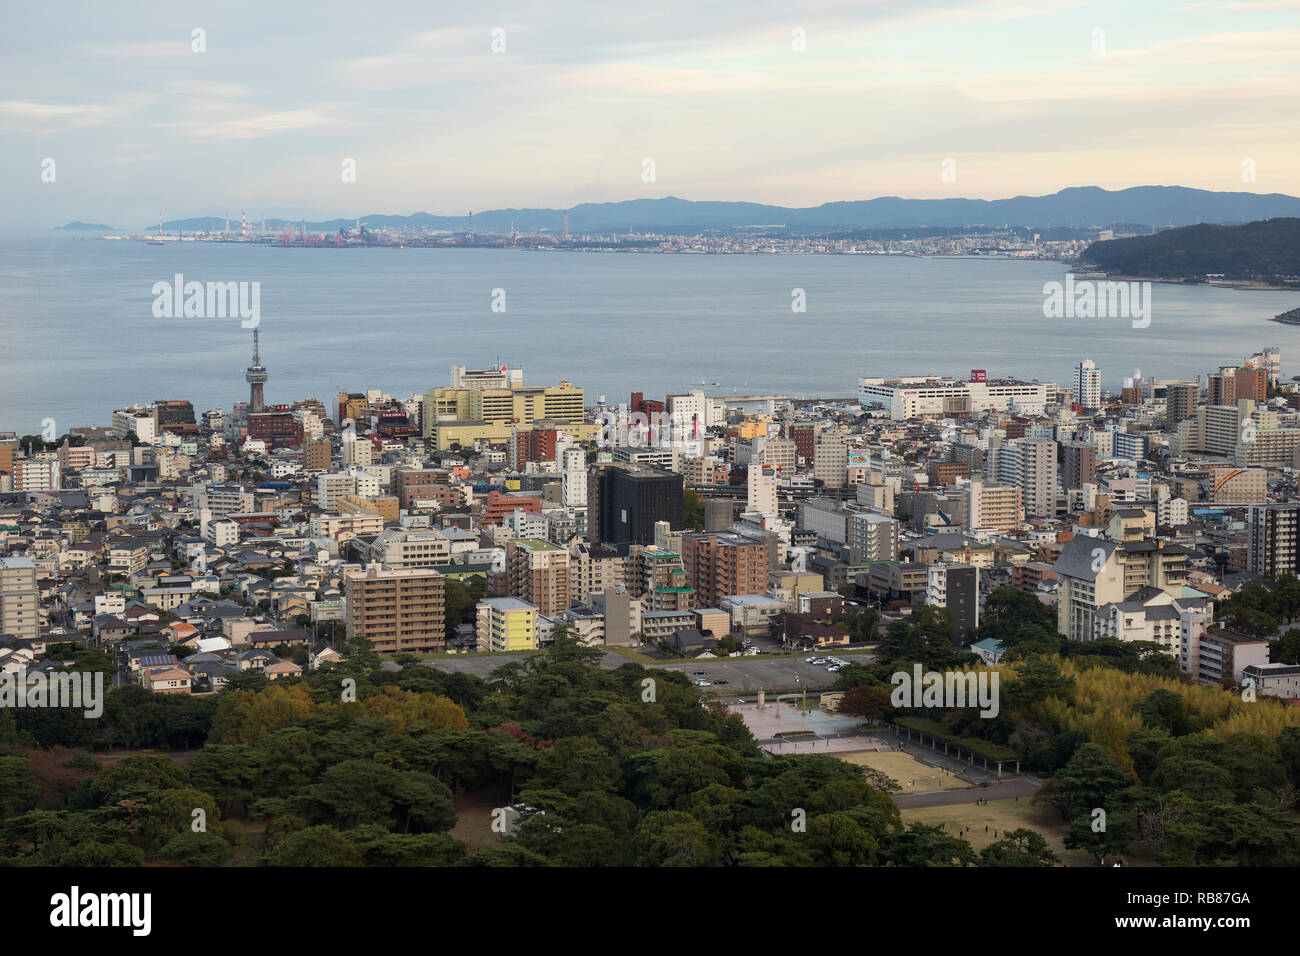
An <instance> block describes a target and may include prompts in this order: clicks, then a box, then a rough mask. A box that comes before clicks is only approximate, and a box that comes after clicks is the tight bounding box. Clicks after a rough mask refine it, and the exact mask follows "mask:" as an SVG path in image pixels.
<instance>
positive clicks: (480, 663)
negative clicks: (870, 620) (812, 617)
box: [421, 651, 871, 695]
mask: <svg viewBox="0 0 1300 956" xmlns="http://www.w3.org/2000/svg"><path fill="white" fill-rule="evenodd" d="M527 656H528V655H526V654H462V655H459V656H456V657H436V658H430V659H428V660H425V661H421V663H423V664H424V665H425V666H427V667H433V668H436V669H438V670H444V671H449V672H451V673H461V674H472V675H473V676H475V677H484V678H485V677H487V676H488V675H489V674H491V673H492V671H494V670H496V669H497V668H498V667H500V666H501V665H503V664H506V663H508V662H510V661H512V660H524V659H525V658H526V657H527ZM843 657H844V659H845V660H863V661H867V660H870V659H871V658H870V656H869V655H865V654H853V655H848V654H845V655H843ZM627 663H630V660H629V659H628V658H626V657H624V656H623V655H622V654H618V653H616V652H614V651H607V652H606V653H605V656H604V657H603V658H601V660H600V666H601V667H606V668H609V669H610V670H616V669H617V668H619V667H622V666H623V665H624V664H627ZM644 666H646V667H648V668H655V669H662V670H671V671H681V672H682V673H684V674H686V676H687V677H691V676H692V675H693V673H694V672H695V671H704V673H705V675H706V677H707V679H708V680H709V681H715V680H717V679H722V680H724V681H726V684H724V685H721V686H719V685H716V684H715V685H714V686H713V687H709V688H705V690H707V691H710V692H712V693H715V694H719V695H728V694H753V693H756V692H757V691H759V690H773V689H789V690H793V689H794V688H796V687H807V688H808V689H809V690H829V689H830V688H831V687H832V686H833V685H834V683H835V679H836V675H835V674H833V673H831V672H830V671H827V670H826V668H825V667H824V666H823V665H821V664H807V663H805V662H804V658H802V657H767V656H763V655H759V656H758V657H731V658H717V659H705V660H688V661H682V660H673V661H662V662H654V663H651V664H646V665H644ZM796 678H798V679H797V680H796Z"/></svg>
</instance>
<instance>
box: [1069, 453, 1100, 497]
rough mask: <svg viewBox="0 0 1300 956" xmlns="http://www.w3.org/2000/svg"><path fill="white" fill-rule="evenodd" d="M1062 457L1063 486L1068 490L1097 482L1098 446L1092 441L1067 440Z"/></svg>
mask: <svg viewBox="0 0 1300 956" xmlns="http://www.w3.org/2000/svg"><path fill="white" fill-rule="evenodd" d="M1061 457H1062V459H1063V461H1062V465H1063V467H1062V470H1061V487H1063V488H1065V489H1066V490H1067V491H1068V490H1070V489H1071V488H1082V487H1083V486H1084V485H1092V484H1096V483H1097V447H1096V446H1095V445H1093V444H1092V443H1091V442H1065V443H1064V444H1063V445H1062V446H1061Z"/></svg>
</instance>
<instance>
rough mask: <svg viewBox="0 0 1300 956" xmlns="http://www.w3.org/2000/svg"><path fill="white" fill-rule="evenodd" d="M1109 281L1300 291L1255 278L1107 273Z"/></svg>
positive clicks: (1249, 289)
mask: <svg viewBox="0 0 1300 956" xmlns="http://www.w3.org/2000/svg"><path fill="white" fill-rule="evenodd" d="M1106 281H1107V282H1159V283H1161V284H1164V285H1192V286H1205V287H1206V288H1211V289H1240V290H1243V291H1248V292H1300V288H1297V287H1296V286H1290V285H1275V284H1273V283H1271V282H1256V281H1255V280H1253V279H1215V280H1212V281H1210V280H1201V279H1195V280H1194V279H1176V278H1170V277H1163V278H1157V277H1155V276H1130V275H1107V276H1106Z"/></svg>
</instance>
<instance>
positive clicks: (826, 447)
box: [813, 430, 849, 488]
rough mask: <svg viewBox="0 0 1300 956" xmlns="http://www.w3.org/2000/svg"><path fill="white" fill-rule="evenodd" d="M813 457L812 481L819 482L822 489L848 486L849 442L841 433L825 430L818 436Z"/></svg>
mask: <svg viewBox="0 0 1300 956" xmlns="http://www.w3.org/2000/svg"><path fill="white" fill-rule="evenodd" d="M813 455H814V461H813V480H815V481H817V480H820V481H821V483H822V487H824V488H844V487H846V486H847V485H848V481H849V440H848V437H847V436H845V434H844V433H843V432H840V431H831V430H827V431H824V432H822V433H821V434H820V435H818V436H817V441H816V446H815V449H814V451H813Z"/></svg>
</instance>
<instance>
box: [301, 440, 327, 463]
mask: <svg viewBox="0 0 1300 956" xmlns="http://www.w3.org/2000/svg"><path fill="white" fill-rule="evenodd" d="M332 455H333V449H332V448H331V446H330V442H329V439H328V438H321V439H317V440H315V441H309V442H306V443H304V444H303V448H302V466H303V467H304V468H306V469H307V470H308V471H329V467H330V460H331V458H332Z"/></svg>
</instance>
